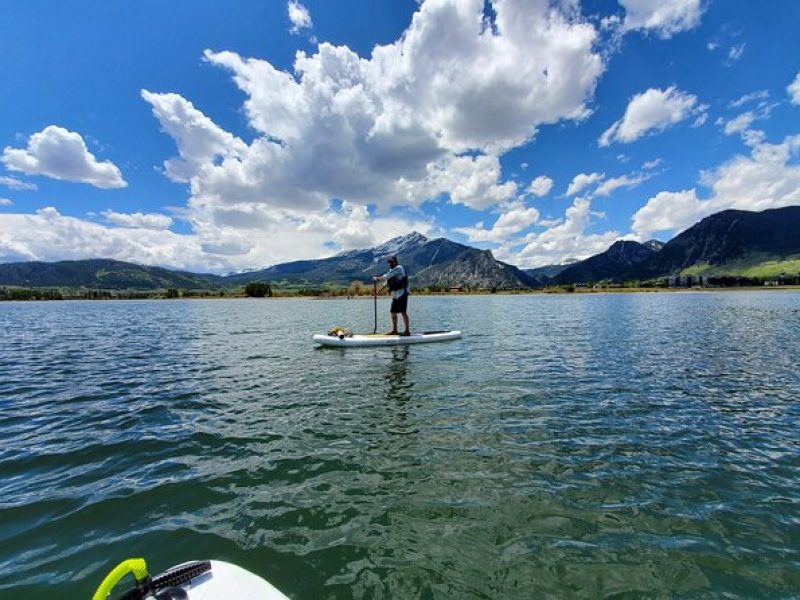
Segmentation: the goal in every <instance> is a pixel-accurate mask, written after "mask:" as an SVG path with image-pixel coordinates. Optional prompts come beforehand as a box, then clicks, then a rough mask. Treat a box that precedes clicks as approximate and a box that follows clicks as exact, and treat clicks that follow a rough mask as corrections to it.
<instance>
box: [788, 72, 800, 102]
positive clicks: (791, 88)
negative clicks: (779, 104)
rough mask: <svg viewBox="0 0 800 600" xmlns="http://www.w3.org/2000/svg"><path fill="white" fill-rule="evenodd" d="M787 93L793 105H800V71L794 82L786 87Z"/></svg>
mask: <svg viewBox="0 0 800 600" xmlns="http://www.w3.org/2000/svg"><path fill="white" fill-rule="evenodd" d="M786 91H787V92H789V97H790V98H791V99H792V104H799V105H800V71H798V73H797V76H796V77H795V78H794V81H793V82H792V83H790V84H789V85H788V86H787V87H786Z"/></svg>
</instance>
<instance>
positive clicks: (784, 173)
mask: <svg viewBox="0 0 800 600" xmlns="http://www.w3.org/2000/svg"><path fill="white" fill-rule="evenodd" d="M798 153H800V135H794V136H789V137H787V138H786V139H785V140H784V141H783V142H782V143H780V144H770V143H767V142H764V141H763V140H761V139H759V140H758V141H757V142H755V143H754V145H753V148H752V150H751V154H750V155H749V156H742V155H739V156H736V157H734V158H733V159H731V160H729V161H728V162H726V163H724V164H723V165H721V166H720V167H718V168H717V169H715V170H712V171H708V172H704V173H703V174H702V178H701V181H702V183H703V185H705V186H706V187H708V188H709V189H710V194H709V196H708V198H705V199H703V198H700V197H699V196H698V194H697V191H696V190H695V189H690V190H684V191H681V192H660V193H659V194H656V195H655V196H653V197H652V198H650V199H649V200H648V202H647V204H646V205H645V206H643V207H642V208H640V209H639V210H638V211H637V212H636V214H635V215H634V216H633V225H632V229H633V230H634V231H635V232H637V233H638V234H640V235H641V236H642V237H648V236H650V235H651V234H652V233H654V232H657V231H679V230H682V229H685V228H686V227H689V226H691V225H692V224H694V223H695V222H697V221H698V220H700V219H701V218H703V217H706V216H708V215H710V214H713V213H715V212H719V211H721V210H726V209H729V208H738V209H742V210H753V211H761V210H766V209H768V208H781V207H784V206H792V205H796V204H800V165H797V164H793V163H792V159H793V158H795V157H796V156H797V155H798Z"/></svg>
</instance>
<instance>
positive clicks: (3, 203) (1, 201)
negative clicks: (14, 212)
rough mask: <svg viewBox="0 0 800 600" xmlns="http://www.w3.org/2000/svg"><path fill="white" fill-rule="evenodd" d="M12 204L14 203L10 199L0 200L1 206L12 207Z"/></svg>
mask: <svg viewBox="0 0 800 600" xmlns="http://www.w3.org/2000/svg"><path fill="white" fill-rule="evenodd" d="M12 204H14V203H13V202H12V201H11V200H9V199H8V198H0V206H11V205H12Z"/></svg>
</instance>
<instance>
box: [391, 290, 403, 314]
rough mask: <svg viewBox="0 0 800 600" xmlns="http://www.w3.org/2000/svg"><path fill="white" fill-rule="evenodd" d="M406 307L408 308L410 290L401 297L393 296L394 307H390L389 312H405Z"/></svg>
mask: <svg viewBox="0 0 800 600" xmlns="http://www.w3.org/2000/svg"><path fill="white" fill-rule="evenodd" d="M406 308H408V292H406V293H405V294H403V295H402V296H400V297H399V298H392V308H391V309H389V312H393V313H404V312H406Z"/></svg>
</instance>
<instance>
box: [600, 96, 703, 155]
mask: <svg viewBox="0 0 800 600" xmlns="http://www.w3.org/2000/svg"><path fill="white" fill-rule="evenodd" d="M707 109H708V107H707V106H706V105H703V104H698V102H697V96H694V95H693V94H688V93H686V92H682V91H681V90H679V89H677V88H676V87H675V86H670V87H668V88H667V89H665V90H661V89H656V88H650V89H648V90H647V91H645V92H642V93H640V94H636V95H635V96H634V97H633V98H632V99H631V101H630V102H629V103H628V107H627V108H626V109H625V114H624V116H623V117H622V119H620V120H619V121H617V122H616V123H614V124H613V125H612V126H611V127H609V128H608V129H607V130H606V131H605V132H603V135H601V136H600V139H599V144H600V146H608V145H610V144H611V143H613V142H620V143H624V144H628V143H630V142H634V141H636V140H638V139H639V138H640V137H642V136H643V135H646V134H648V133H651V132H657V131H662V130H664V129H666V128H667V127H670V126H672V125H675V124H676V123H679V122H681V121H683V120H684V119H687V118H689V117H691V116H695V115H697V116H700V117H702V115H704V114H705V111H706V110H707ZM704 121H705V119H703V120H702V121H698V122H696V125H702V123H703V122H704Z"/></svg>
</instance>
